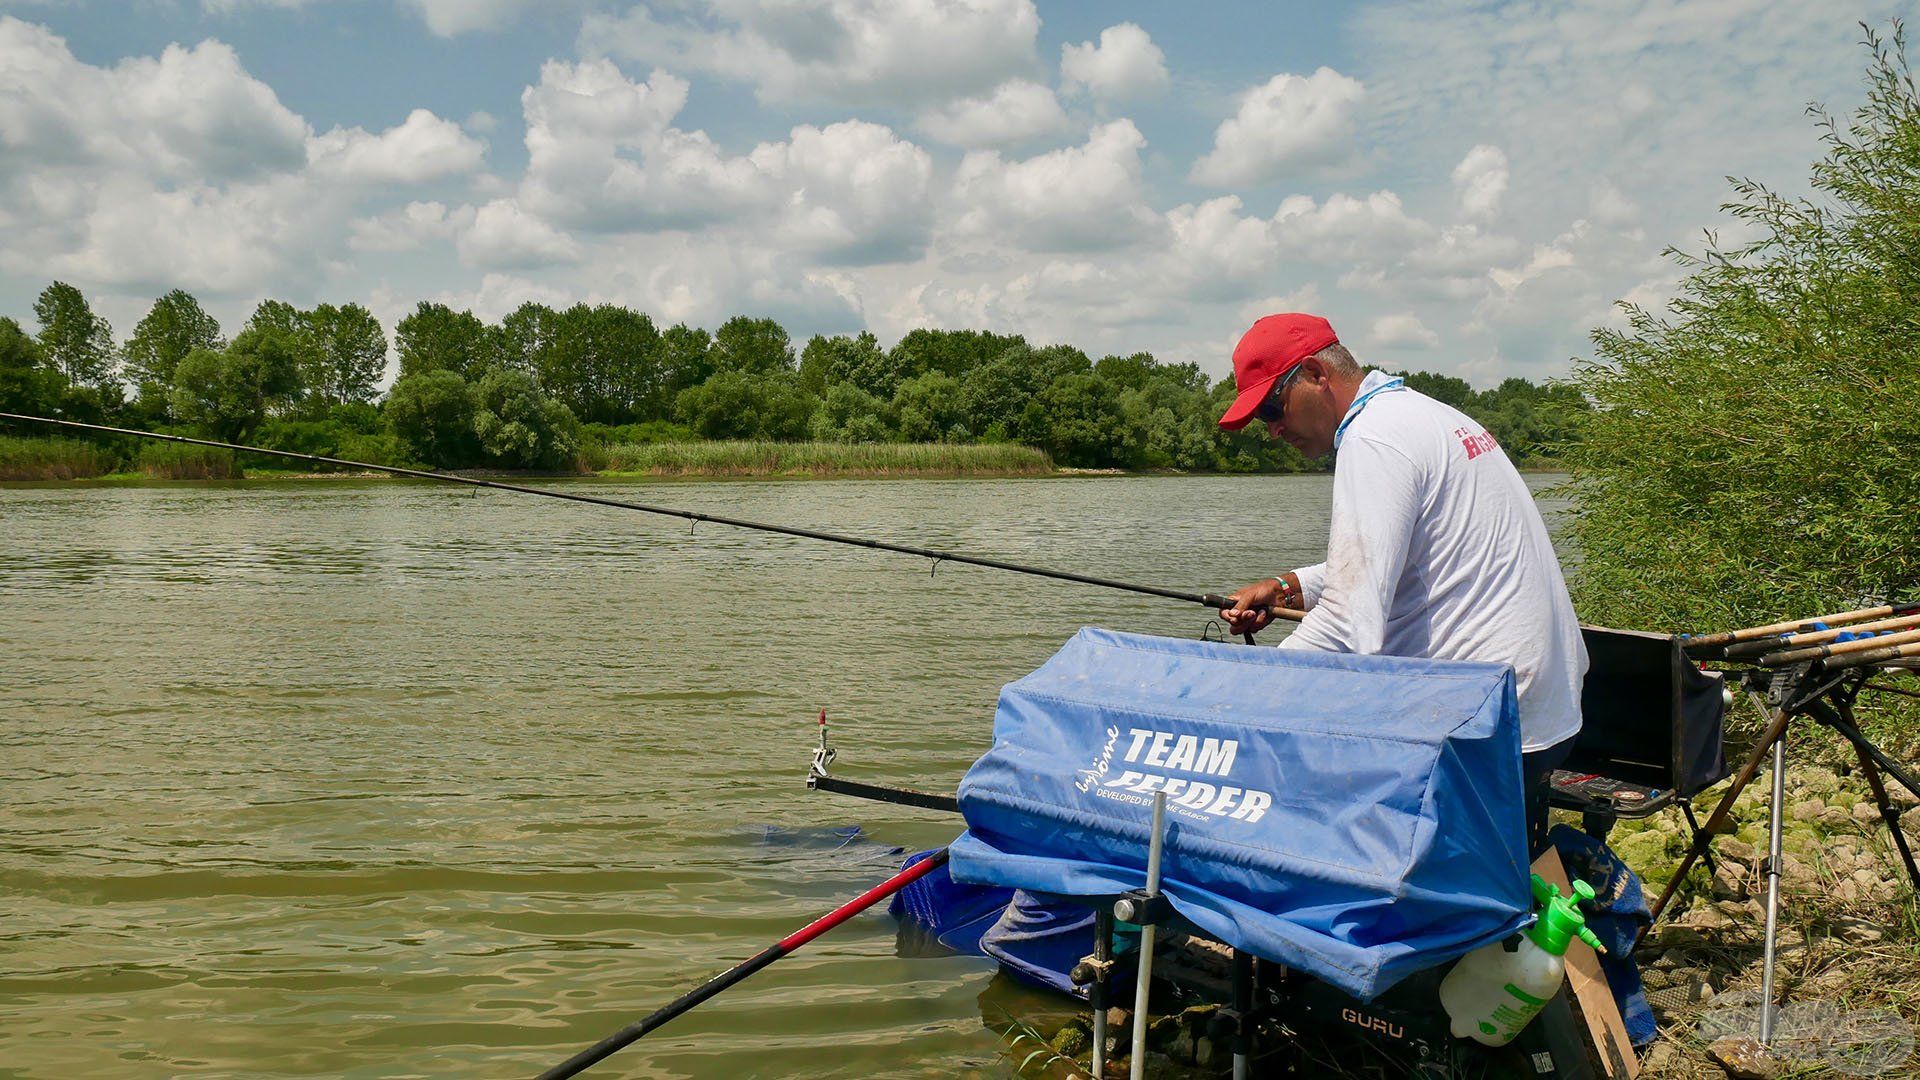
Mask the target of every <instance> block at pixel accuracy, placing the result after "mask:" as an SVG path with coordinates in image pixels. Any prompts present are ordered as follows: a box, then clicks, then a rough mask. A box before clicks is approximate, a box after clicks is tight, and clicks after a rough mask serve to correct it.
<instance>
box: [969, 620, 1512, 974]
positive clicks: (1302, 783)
mask: <svg viewBox="0 0 1920 1080" xmlns="http://www.w3.org/2000/svg"><path fill="white" fill-rule="evenodd" d="M993 736H994V742H993V748H992V749H991V750H989V751H988V752H987V754H986V755H985V756H984V757H982V758H980V760H979V761H977V762H975V763H974V765H973V767H972V768H971V769H969V770H968V772H967V775H966V778H965V779H964V780H962V781H961V784H960V792H959V797H960V809H961V812H962V814H964V815H965V817H966V821H967V831H966V833H965V834H964V835H963V836H961V837H960V839H959V840H957V841H955V842H954V844H953V848H952V868H951V869H952V875H953V878H954V880H955V881H960V882H966V883H972V884H978V885H993V886H1002V887H1010V888H1018V889H1028V890H1032V891H1035V892H1040V893H1051V894H1054V895H1057V896H1063V897H1071V898H1090V899H1091V898H1111V897H1113V896H1116V895H1118V894H1120V893H1124V892H1127V891H1130V890H1132V889H1137V888H1140V887H1142V886H1143V885H1144V884H1145V883H1146V862H1147V839H1148V837H1147V834H1148V831H1149V826H1150V822H1151V819H1152V803H1153V793H1154V792H1155V791H1165V792H1166V793H1167V818H1166V821H1167V836H1166V841H1165V850H1164V854H1163V857H1162V871H1161V873H1162V889H1163V890H1164V891H1165V893H1166V894H1167V895H1168V897H1169V899H1170V900H1171V902H1172V904H1173V907H1174V909H1175V910H1176V911H1177V912H1178V913H1179V914H1180V916H1181V917H1183V918H1184V919H1186V920H1187V921H1189V922H1191V923H1192V924H1193V925H1195V926H1197V927H1198V928H1200V929H1201V930H1203V931H1205V932H1206V933H1208V934H1211V935H1212V936H1214V937H1216V938H1218V939H1220V940H1221V941H1224V942H1226V943H1227V944H1229V945H1232V946H1234V947H1236V948H1240V949H1244V950H1246V951H1248V952H1251V953H1253V954H1254V955H1256V956H1260V957H1263V958H1266V959H1269V960H1273V961H1276V962H1278V963H1282V964H1285V965H1287V966H1289V967H1291V968H1294V969H1296V970H1300V971H1304V972H1307V973H1308V974H1311V975H1313V976H1315V977H1317V978H1320V979H1323V980H1325V981H1327V982H1329V983H1332V984H1333V985H1335V986H1338V987H1340V988H1341V989H1343V990H1345V991H1347V992H1348V993H1351V994H1354V995H1356V996H1358V997H1360V998H1363V999H1371V998H1372V997H1374V996H1375V995H1377V994H1379V993H1380V992H1381V991H1382V990H1385V989H1386V988H1387V987H1389V986H1391V985H1393V983H1395V982H1397V981H1398V980H1399V979H1401V978H1402V977H1404V976H1406V975H1407V974H1410V973H1411V972H1414V971H1417V970H1419V969H1421V968H1424V967H1428V966H1431V965H1435V964H1440V963H1444V962H1445V961H1447V960H1450V959H1453V958H1454V957H1457V956H1460V955H1462V954H1464V953H1467V952H1469V951H1471V950H1473V949H1475V948H1477V947H1479V946H1481V945H1484V944H1486V943H1488V942H1491V941H1497V940H1499V939H1500V938H1503V937H1505V936H1506V935H1508V934H1510V933H1512V932H1513V931H1515V930H1517V929H1519V928H1520V927H1522V926H1524V925H1525V924H1526V923H1527V921H1528V919H1529V917H1530V916H1529V912H1530V910H1531V906H1532V898H1531V895H1530V893H1529V888H1528V884H1529V878H1528V873H1529V870H1528V859H1527V851H1526V836H1525V833H1526V828H1525V808H1524V795H1523V791H1522V782H1521V768H1520V724H1519V718H1518V715H1517V707H1516V705H1515V701H1514V689H1513V672H1512V671H1511V669H1509V668H1508V667H1506V666H1505V665H1502V664H1481V663H1466V662H1461V661H1443V660H1423V659H1410V658H1405V657H1388V656H1356V655H1351V654H1340V653H1321V652H1305V651H1294V650H1283V649H1266V648H1249V647H1247V646H1244V645H1233V644H1222V643H1211V642H1199V641H1182V640H1176V639H1172V638H1161V637H1149V636H1145V635H1139V634H1124V633H1118V632H1115V631H1110V630H1098V629H1091V628H1089V629H1083V630H1081V631H1080V632H1079V633H1078V634H1076V635H1075V636H1074V637H1073V639H1072V640H1071V641H1069V642H1068V643H1067V644H1066V646H1065V647H1064V648H1062V649H1061V650H1060V651H1059V652H1058V653H1056V654H1054V656H1053V657H1052V658H1051V659H1049V660H1048V661H1047V662H1046V663H1045V664H1042V665H1041V666H1040V668H1039V669H1038V670H1036V671H1035V672H1033V673H1032V674H1031V675H1028V676H1026V677H1025V678H1023V679H1020V680H1018V681H1017V682H1013V683H1009V684H1008V685H1007V686H1006V687H1005V688H1004V689H1002V690H1001V692H1000V704H999V709H998V712H997V713H996V715H995V717H994V731H993Z"/></svg>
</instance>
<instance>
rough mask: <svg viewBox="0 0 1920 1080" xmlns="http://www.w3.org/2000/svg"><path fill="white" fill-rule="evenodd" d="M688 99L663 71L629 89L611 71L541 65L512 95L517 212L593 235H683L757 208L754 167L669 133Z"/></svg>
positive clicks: (696, 136) (758, 181)
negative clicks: (517, 134) (518, 162)
mask: <svg viewBox="0 0 1920 1080" xmlns="http://www.w3.org/2000/svg"><path fill="white" fill-rule="evenodd" d="M687 90H688V87H687V83H686V82H685V80H682V79H678V78H675V77H674V76H672V75H669V74H667V73H666V72H664V71H656V72H654V73H653V75H652V77H651V78H649V79H648V80H647V82H645V83H636V82H634V81H632V80H630V79H628V78H627V77H626V76H625V75H624V74H622V73H621V72H620V69H619V68H617V67H615V66H614V64H613V63H612V62H611V61H606V60H598V61H587V62H584V63H580V64H566V63H562V62H560V61H549V62H547V63H546V64H545V65H544V66H542V67H541V69H540V81H539V83H537V84H535V85H533V86H529V87H527V88H526V90H525V91H523V92H522V93H521V95H520V102H521V108H522V110H523V112H524V113H525V117H526V125H527V136H526V141H527V156H528V163H527V172H526V177H525V180H524V181H523V183H522V185H521V191H520V195H519V198H520V200H521V201H522V203H523V204H524V205H525V206H526V208H527V209H528V210H530V211H532V212H534V213H537V214H539V215H541V216H543V217H546V218H549V219H551V220H552V221H553V222H555V223H556V224H560V225H565V226H569V227H573V228H580V229H585V230H588V231H595V232H622V231H631V230H636V229H648V228H687V227H693V226H697V225H700V224H704V223H707V222H712V221H719V220H724V219H726V218H728V217H730V216H732V215H734V214H737V213H740V212H742V211H744V210H746V209H748V208H751V207H753V206H756V205H761V204H763V203H764V202H765V201H766V200H767V198H768V197H769V194H770V192H769V189H768V186H767V184H766V177H765V176H764V174H762V173H761V172H760V170H759V169H757V168H756V167H755V166H754V164H753V162H752V161H750V160H748V159H746V158H728V157H727V156H725V155H724V154H722V153H721V152H720V149H719V148H718V147H717V146H715V145H714V144H713V141H712V140H711V139H709V138H707V136H706V134H705V133H704V132H697V131H696V132H685V131H680V130H678V129H676V128H673V127H671V126H670V125H671V122H672V120H673V117H674V115H675V114H677V113H678V112H679V111H680V109H681V107H682V106H684V105H685V104H686V101H687Z"/></svg>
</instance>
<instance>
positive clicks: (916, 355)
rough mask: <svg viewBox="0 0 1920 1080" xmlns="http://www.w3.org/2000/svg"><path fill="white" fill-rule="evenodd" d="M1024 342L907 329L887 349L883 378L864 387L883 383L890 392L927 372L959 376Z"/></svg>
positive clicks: (1012, 337)
mask: <svg viewBox="0 0 1920 1080" xmlns="http://www.w3.org/2000/svg"><path fill="white" fill-rule="evenodd" d="M1026 343H1027V341H1026V339H1025V338H1023V337H1020V336H1018V335H1006V334H995V333H990V332H987V331H982V330H927V329H920V330H910V331H908V332H907V334H906V335H905V336H904V337H902V338H901V339H900V341H899V343H898V344H896V345H895V346H894V347H893V348H892V349H890V350H888V352H887V360H888V367H889V369H890V370H889V371H888V372H887V374H886V376H885V381H884V382H883V383H876V384H875V385H873V386H869V387H868V389H870V390H872V391H873V392H874V393H880V392H881V387H882V386H883V385H884V387H885V389H886V391H887V392H889V393H891V392H892V391H893V390H894V389H895V388H897V387H898V385H899V384H900V383H901V382H903V381H905V380H907V379H911V378H913V377H915V376H917V375H924V374H926V373H927V372H929V371H937V372H940V373H941V374H943V375H951V376H953V377H954V378H961V377H963V376H965V375H966V374H967V372H969V371H972V370H973V369H974V368H977V367H979V366H980V365H981V364H984V363H987V362H988V361H990V360H992V359H993V358H994V357H997V356H999V355H1000V354H1002V353H1004V352H1006V351H1007V350H1008V349H1012V348H1017V347H1023V346H1025V345H1026Z"/></svg>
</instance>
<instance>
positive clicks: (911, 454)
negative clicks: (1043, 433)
mask: <svg viewBox="0 0 1920 1080" xmlns="http://www.w3.org/2000/svg"><path fill="white" fill-rule="evenodd" d="M0 441H4V442H5V443H6V444H7V445H4V446H0V451H6V452H0V484H7V485H18V484H36V485H37V484H77V485H87V484H98V485H104V486H128V485H138V484H170V483H179V482H182V481H188V482H199V483H206V482H233V481H236V480H245V481H283V480H284V481H316V480H366V479H378V478H386V477H387V476H388V475H389V474H387V473H382V472H377V471H371V470H365V471H340V472H332V471H328V472H316V471H313V470H311V469H302V468H299V467H297V466H293V467H287V468H275V467H271V466H268V467H257V466H248V465H246V462H245V461H244V460H240V461H236V460H235V456H234V455H233V454H230V453H228V452H226V451H219V450H193V449H192V448H188V451H187V452H185V453H178V452H169V453H162V454H156V455H154V456H153V459H152V460H147V459H146V458H145V456H144V455H143V456H142V458H141V459H139V460H128V459H127V458H125V457H124V456H123V455H115V454H113V453H110V452H106V451H104V450H102V449H101V448H99V447H96V446H94V445H93V444H90V443H86V442H82V441H79V440H69V439H31V440H24V439H12V440H0ZM162 449H163V450H166V451H173V450H175V448H173V447H163V448H162ZM242 457H243V458H244V455H242ZM580 464H581V465H582V466H583V468H581V469H580V470H579V471H567V472H542V471H532V470H508V469H487V468H475V469H452V470H444V471H446V472H449V473H451V474H453V475H459V476H468V477H475V478H495V479H504V480H569V479H600V480H613V481H652V480H727V479H741V480H748V479H751V480H841V479H846V480H856V479H864V480H884V479H937V480H952V479H981V480H985V479H1009V478H1067V477H1080V478H1084V477H1141V476H1314V475H1329V474H1330V472H1331V470H1322V471H1313V472H1295V473H1280V472H1273V473H1260V472H1255V473H1241V472H1199V471H1192V472H1189V471H1183V470H1178V469H1118V468H1080V467H1075V466H1067V465H1056V464H1055V463H1054V461H1053V459H1052V458H1050V457H1049V456H1048V455H1047V454H1046V452H1045V451H1042V450H1038V449H1035V448H1033V447H1030V446H1021V445H1016V444H1011V443H990V444H980V443H824V442H793V443H780V442H747V441H736V442H721V441H715V442H682V443H671V442H667V443H629V444H620V445H615V446H589V447H588V448H587V449H586V450H584V451H583V452H582V453H581V455H580ZM1521 471H1522V472H1526V473H1541V472H1558V471H1561V470H1560V469H1559V467H1557V466H1555V465H1551V464H1544V465H1542V464H1530V465H1526V466H1523V467H1522V468H1521Z"/></svg>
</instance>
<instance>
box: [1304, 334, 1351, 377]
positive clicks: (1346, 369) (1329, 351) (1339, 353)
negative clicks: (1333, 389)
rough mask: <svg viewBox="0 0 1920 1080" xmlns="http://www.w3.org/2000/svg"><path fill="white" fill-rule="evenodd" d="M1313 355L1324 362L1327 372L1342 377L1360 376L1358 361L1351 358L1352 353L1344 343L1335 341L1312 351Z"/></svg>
mask: <svg viewBox="0 0 1920 1080" xmlns="http://www.w3.org/2000/svg"><path fill="white" fill-rule="evenodd" d="M1313 357H1314V359H1316V360H1318V361H1320V363H1322V364H1324V365H1325V366H1326V369H1327V371H1328V372H1330V373H1332V374H1334V375H1338V376H1340V377H1341V378H1343V379H1357V378H1359V377H1360V362H1359V361H1358V360H1355V359H1354V358H1353V354H1352V353H1350V352H1348V351H1347V347H1346V346H1345V345H1342V344H1340V343H1339V342H1337V341H1336V342H1334V343H1333V344H1331V345H1329V346H1327V347H1326V348H1324V349H1321V350H1320V351H1319V352H1317V353H1314V354H1313Z"/></svg>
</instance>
